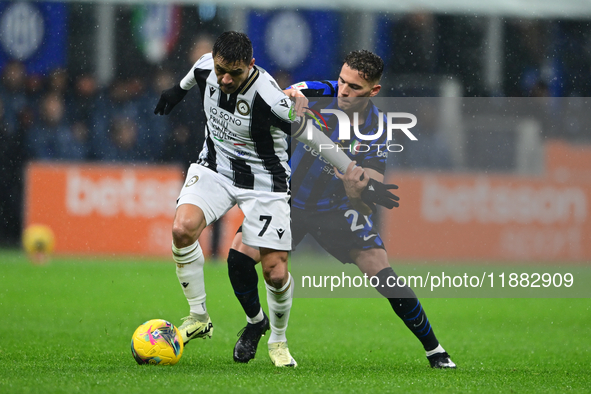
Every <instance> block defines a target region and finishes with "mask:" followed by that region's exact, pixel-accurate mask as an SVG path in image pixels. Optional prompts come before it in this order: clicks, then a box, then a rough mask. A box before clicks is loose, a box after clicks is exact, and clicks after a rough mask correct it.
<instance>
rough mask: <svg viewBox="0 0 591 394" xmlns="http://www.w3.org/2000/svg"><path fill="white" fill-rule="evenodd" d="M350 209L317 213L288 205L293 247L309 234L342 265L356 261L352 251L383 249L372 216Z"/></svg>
mask: <svg viewBox="0 0 591 394" xmlns="http://www.w3.org/2000/svg"><path fill="white" fill-rule="evenodd" d="M373 217H375V215H370V216H364V215H361V214H360V213H359V212H357V211H356V210H354V209H353V208H350V209H343V210H334V211H326V212H317V211H312V210H304V209H297V208H294V207H292V208H291V233H292V237H293V238H292V249H295V247H296V246H297V245H298V244H299V243H300V242H301V241H302V239H303V238H304V236H305V235H306V234H310V235H311V236H312V237H313V238H314V239H315V240H316V242H318V244H319V245H320V246H321V247H322V248H323V249H324V250H326V251H327V252H328V253H330V254H331V255H332V256H334V257H335V258H336V259H337V260H339V261H340V262H341V263H343V264H355V262H354V261H353V259H352V258H351V251H352V250H356V249H357V250H366V249H372V248H380V249H384V250H385V249H386V248H385V247H384V242H383V241H382V238H381V237H380V234H379V233H378V231H377V229H375V228H374V224H373V220H372V218H373Z"/></svg>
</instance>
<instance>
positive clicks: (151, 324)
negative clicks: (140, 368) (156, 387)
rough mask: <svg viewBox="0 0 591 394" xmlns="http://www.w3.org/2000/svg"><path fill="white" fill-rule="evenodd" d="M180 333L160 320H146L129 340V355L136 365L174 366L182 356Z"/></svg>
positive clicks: (170, 324) (169, 324)
mask: <svg viewBox="0 0 591 394" xmlns="http://www.w3.org/2000/svg"><path fill="white" fill-rule="evenodd" d="M183 347H184V346H183V340H182V337H181V333H180V331H179V330H178V328H176V327H175V326H174V325H173V324H172V323H169V322H167V321H166V320H162V319H153V320H148V321H147V322H145V323H144V324H142V325H141V326H139V327H138V328H137V329H136V330H135V332H134V333H133V337H132V338H131V354H132V355H133V358H134V359H135V361H137V363H138V364H154V365H174V364H176V363H177V362H178V361H179V360H180V359H181V356H182V355H183Z"/></svg>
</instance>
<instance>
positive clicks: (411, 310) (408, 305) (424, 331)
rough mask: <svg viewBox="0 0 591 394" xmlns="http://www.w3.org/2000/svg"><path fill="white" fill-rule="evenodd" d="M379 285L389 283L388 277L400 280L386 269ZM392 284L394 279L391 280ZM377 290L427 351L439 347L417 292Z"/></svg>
mask: <svg viewBox="0 0 591 394" xmlns="http://www.w3.org/2000/svg"><path fill="white" fill-rule="evenodd" d="M376 276H377V277H378V278H379V279H380V282H379V283H389V282H387V280H388V277H394V278H398V276H397V275H396V273H395V272H394V270H393V269H392V267H388V268H384V269H383V270H381V271H380V272H378V274H377V275H376ZM390 283H392V279H390ZM376 290H377V291H378V292H379V293H380V294H381V295H383V296H384V297H386V298H387V299H388V301H390V305H392V309H394V312H396V314H397V315H398V317H400V318H401V319H402V321H403V322H404V324H406V326H407V327H408V329H409V330H410V331H412V333H413V334H414V335H415V336H416V337H417V339H418V340H419V341H421V343H422V344H423V347H424V348H425V350H426V351H429V350H433V349H435V348H436V347H437V346H439V341H437V338H436V337H435V333H434V332H433V329H432V328H431V323H429V319H428V318H427V315H426V314H425V311H424V310H423V306H422V305H421V303H420V302H419V299H418V298H417V296H416V295H415V292H414V291H413V290H412V289H411V288H410V287H408V286H404V287H392V288H390V287H387V286H385V287H381V286H378V287H376Z"/></svg>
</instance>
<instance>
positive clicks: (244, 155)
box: [234, 149, 250, 159]
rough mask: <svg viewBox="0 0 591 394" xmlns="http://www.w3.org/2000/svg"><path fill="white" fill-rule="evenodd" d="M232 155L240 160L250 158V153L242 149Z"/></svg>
mask: <svg viewBox="0 0 591 394" xmlns="http://www.w3.org/2000/svg"><path fill="white" fill-rule="evenodd" d="M234 154H235V155H236V157H239V158H241V159H248V158H249V157H250V153H248V152H247V151H245V150H242V149H236V150H235V151H234Z"/></svg>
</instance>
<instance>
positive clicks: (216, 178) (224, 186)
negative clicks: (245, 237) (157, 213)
mask: <svg viewBox="0 0 591 394" xmlns="http://www.w3.org/2000/svg"><path fill="white" fill-rule="evenodd" d="M223 178H224V177H223V176H222V175H220V174H218V173H216V172H214V171H212V170H210V169H208V168H206V167H203V166H201V165H199V164H191V166H190V167H189V171H188V172H187V178H186V179H185V183H184V184H183V187H182V188H181V191H180V193H179V198H178V199H177V212H178V210H179V207H181V206H182V205H185V204H190V205H193V206H197V207H198V208H200V209H201V211H202V212H203V217H204V218H205V222H206V223H205V225H204V226H202V227H205V226H208V225H210V224H211V223H213V222H215V221H216V220H218V219H219V218H221V217H222V216H224V214H226V212H228V211H229V210H230V208H232V207H233V206H234V205H235V204H236V200H235V198H234V196H233V190H232V185H231V184H230V183H229V182H228V181H226V180H225V179H223ZM175 220H176V219H175ZM197 236H199V234H198V235H197Z"/></svg>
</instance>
